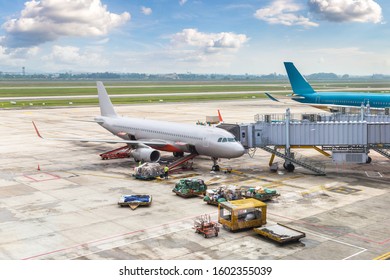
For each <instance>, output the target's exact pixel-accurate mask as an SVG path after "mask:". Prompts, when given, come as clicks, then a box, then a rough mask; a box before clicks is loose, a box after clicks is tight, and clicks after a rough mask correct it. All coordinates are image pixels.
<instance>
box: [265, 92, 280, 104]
mask: <svg viewBox="0 0 390 280" xmlns="http://www.w3.org/2000/svg"><path fill="white" fill-rule="evenodd" d="M265 95H267V97H268V98H269V99H271V100H272V101H276V102H280V101H279V99H276V98H275V97H273V96H272V95H271V94H269V93H268V92H265Z"/></svg>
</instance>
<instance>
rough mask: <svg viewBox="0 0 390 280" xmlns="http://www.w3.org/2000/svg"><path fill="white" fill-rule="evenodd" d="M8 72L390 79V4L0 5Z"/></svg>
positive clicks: (81, 1)
mask: <svg viewBox="0 0 390 280" xmlns="http://www.w3.org/2000/svg"><path fill="white" fill-rule="evenodd" d="M0 6H1V7H2V9H1V10H0V21H1V22H0V71H5V72H8V71H13V72H14V71H21V68H22V67H23V66H24V67H26V71H27V72H64V71H72V72H105V71H114V72H142V73H173V72H176V73H185V72H192V73H227V74H243V73H249V74H268V73H274V72H276V73H282V74H284V73H285V71H284V68H283V61H293V62H294V63H295V64H296V65H297V67H298V68H299V69H300V70H301V71H302V72H303V73H305V74H309V73H316V72H334V73H337V74H345V73H348V74H352V75H367V74H374V73H382V74H390V28H389V24H388V22H387V21H388V20H389V13H390V12H389V9H390V1H385V0H258V1H254V0H247V1H245V0H244V1H229V0H214V1H205V0H204V1H200V0H187V1H185V0H158V1H157V0H156V1H154V0H150V1H136V0H40V1H38V0H23V1H20V0H13V1H9V0H0Z"/></svg>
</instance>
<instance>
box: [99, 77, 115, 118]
mask: <svg viewBox="0 0 390 280" xmlns="http://www.w3.org/2000/svg"><path fill="white" fill-rule="evenodd" d="M96 86H97V90H98V97H99V106H100V114H101V115H102V116H104V117H116V116H117V114H116V113H115V109H114V106H113V105H112V103H111V100H110V97H109V96H108V94H107V91H106V88H105V87H104V85H103V83H102V82H96Z"/></svg>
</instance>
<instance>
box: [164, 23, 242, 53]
mask: <svg viewBox="0 0 390 280" xmlns="http://www.w3.org/2000/svg"><path fill="white" fill-rule="evenodd" d="M247 41H248V37H247V36H246V35H245V34H236V33H232V32H221V33H203V32H199V31H198V30H197V29H193V28H189V29H183V30H182V31H181V32H178V33H176V34H174V35H172V37H171V43H172V44H173V45H175V46H184V47H196V48H197V49H199V50H203V51H204V52H222V51H226V50H229V51H236V50H238V49H240V48H241V46H242V45H243V44H244V43H245V42H247Z"/></svg>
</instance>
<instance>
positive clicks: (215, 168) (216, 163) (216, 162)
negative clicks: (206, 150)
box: [211, 158, 220, 172]
mask: <svg viewBox="0 0 390 280" xmlns="http://www.w3.org/2000/svg"><path fill="white" fill-rule="evenodd" d="M212 160H213V167H211V171H217V172H218V171H220V168H219V165H218V159H217V158H212Z"/></svg>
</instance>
